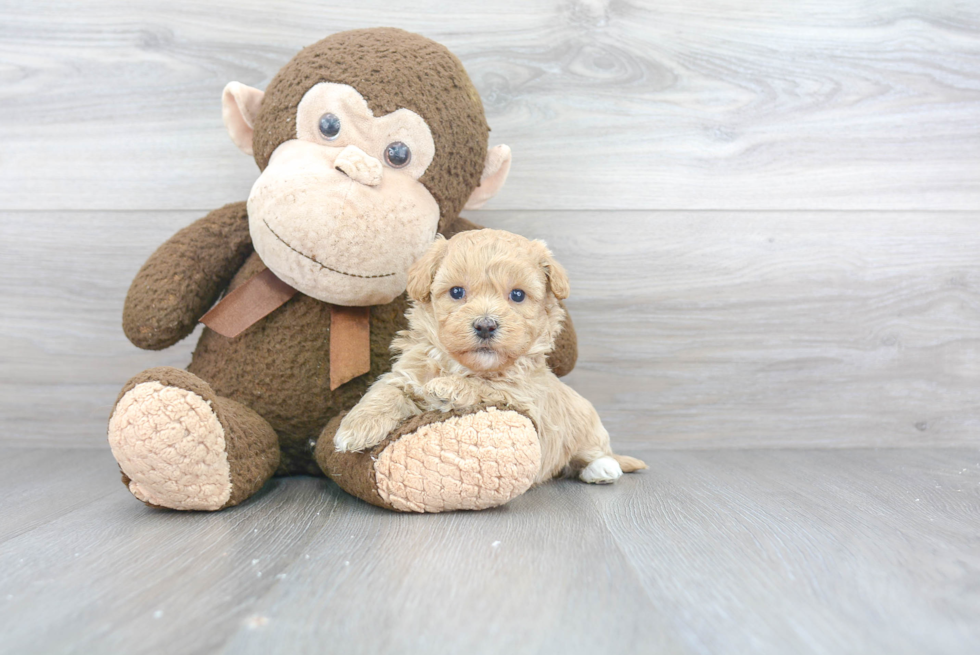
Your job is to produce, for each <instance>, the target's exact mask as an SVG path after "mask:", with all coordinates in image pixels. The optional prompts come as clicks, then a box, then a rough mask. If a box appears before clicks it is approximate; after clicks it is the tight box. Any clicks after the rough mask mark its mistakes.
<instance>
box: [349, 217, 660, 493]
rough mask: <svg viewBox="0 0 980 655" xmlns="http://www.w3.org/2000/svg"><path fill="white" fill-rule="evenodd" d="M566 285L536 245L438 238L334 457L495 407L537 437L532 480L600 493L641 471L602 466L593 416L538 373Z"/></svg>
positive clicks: (514, 239) (633, 464)
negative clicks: (430, 418)
mask: <svg viewBox="0 0 980 655" xmlns="http://www.w3.org/2000/svg"><path fill="white" fill-rule="evenodd" d="M568 291H569V288H568V277H567V275H566V274H565V271H564V269H563V268H562V267H561V266H560V265H559V264H558V263H557V262H556V261H555V260H554V258H553V257H552V254H551V252H550V251H549V250H548V248H547V247H546V246H545V244H544V242H542V241H530V240H528V239H525V238H524V237H521V236H518V235H516V234H511V233H510V232H503V231H500V230H473V231H470V232H461V233H459V234H457V235H456V236H454V237H453V238H452V239H450V240H448V241H447V240H446V239H444V238H443V237H441V236H440V237H437V240H436V241H435V242H434V243H433V244H432V246H431V247H430V249H429V250H428V251H427V252H426V254H425V255H424V256H423V257H422V258H421V259H420V260H419V261H417V262H416V263H415V265H414V266H412V268H411V269H410V270H409V274H408V295H409V296H410V297H411V299H412V300H413V301H414V303H413V305H412V307H411V308H410V309H409V311H408V322H409V328H408V330H406V331H403V332H400V333H399V334H398V337H397V338H396V339H395V341H394V342H393V343H392V346H391V349H392V351H393V352H395V353H396V354H398V355H399V357H398V359H397V361H396V362H395V363H394V365H393V366H392V369H391V372H389V373H386V374H385V375H382V376H381V377H380V378H378V380H377V381H376V382H375V383H374V384H373V385H372V386H371V388H370V389H369V390H368V392H367V393H366V394H365V395H364V397H363V398H362V399H361V401H360V402H359V403H358V404H357V405H356V406H355V407H354V408H353V409H351V411H350V412H349V413H348V414H347V416H346V417H344V419H343V421H341V424H340V428H339V429H338V431H337V433H336V435H335V437H334V444H335V445H336V447H337V450H339V451H349V450H363V449H365V448H371V447H373V446H375V445H377V444H379V443H381V441H383V440H384V438H385V437H386V436H387V435H388V434H389V433H390V432H391V431H392V430H393V429H394V428H396V427H397V426H398V425H400V424H401V423H402V422H403V421H405V419H407V418H410V417H412V416H415V415H417V414H421V413H423V412H425V411H430V410H440V411H450V410H453V409H464V408H466V407H470V406H473V405H476V404H479V403H490V404H493V403H500V404H503V405H510V406H511V407H515V408H517V409H520V410H522V411H523V412H525V413H526V414H527V415H528V416H529V417H530V418H531V420H532V421H534V424H535V426H536V427H537V430H538V437H539V439H540V445H541V470H540V471H539V474H538V476H537V478H536V480H535V484H538V483H540V482H543V481H545V480H548V479H550V478H553V477H556V476H558V475H578V477H579V478H580V479H582V480H584V481H585V482H591V483H597V484H608V483H612V482H615V481H616V480H617V479H619V477H620V476H621V475H622V474H623V472H624V471H625V472H631V471H636V470H638V469H643V468H646V464H644V463H643V462H641V461H640V460H638V459H634V458H632V457H625V456H620V455H615V454H613V451H612V448H611V447H610V445H609V433H608V432H606V429H605V428H604V427H602V422H601V421H600V420H599V415H598V414H597V413H596V411H595V408H594V407H593V406H592V404H591V403H590V402H589V401H587V400H586V399H585V398H583V397H582V396H580V395H579V394H577V393H576V392H575V391H574V390H573V389H572V388H571V387H569V386H568V385H566V384H564V383H563V382H561V381H560V380H559V379H558V378H557V377H556V376H555V374H554V373H552V372H551V370H550V369H549V368H548V364H547V356H548V353H550V352H551V350H552V349H553V348H554V344H555V338H556V337H557V336H558V333H559V332H560V331H561V325H562V321H563V320H564V318H565V310H564V309H563V308H562V306H561V304H560V303H559V300H561V299H564V298H566V297H568Z"/></svg>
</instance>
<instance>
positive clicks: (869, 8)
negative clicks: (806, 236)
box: [0, 0, 980, 211]
mask: <svg viewBox="0 0 980 655" xmlns="http://www.w3.org/2000/svg"><path fill="white" fill-rule="evenodd" d="M377 25H396V26H400V27H404V28H406V29H409V30H413V31H418V32H422V33H424V34H426V35H427V36H430V37H432V38H434V39H436V40H438V41H441V42H443V43H445V44H446V45H447V46H448V47H449V48H451V49H452V50H453V51H454V52H456V53H457V54H458V55H459V56H460V58H461V59H462V61H463V62H464V64H465V65H466V66H467V68H468V70H469V71H470V74H471V76H472V77H473V79H474V81H475V83H476V85H477V87H478V89H479V91H480V93H481V95H482V97H483V99H484V102H485V104H486V108H487V114H488V118H489V122H490V124H491V126H492V128H493V134H492V141H493V142H494V143H507V144H509V145H510V146H511V147H512V148H513V150H514V153H515V163H514V167H513V170H512V172H511V178H510V181H509V183H508V187H507V188H506V189H505V190H504V191H503V193H502V194H501V195H500V197H499V198H498V199H496V200H494V201H493V205H491V206H492V207H494V208H498V209H601V210H606V209H897V210H907V209H925V210H940V209H949V210H972V209H975V208H976V207H977V206H978V202H980V175H978V173H980V133H978V132H977V130H976V125H977V124H978V123H980V6H978V5H977V4H976V3H972V2H933V1H930V0H898V1H885V0H875V1H871V2H862V3H857V4H856V3H853V2H849V1H848V0H820V1H817V0H806V1H803V2H793V3H776V2H762V3H759V2H755V3H747V2H744V1H741V0H739V1H735V0H714V1H712V2H700V3H690V2H686V1H684V0H669V1H665V2H657V3H640V2H634V3H628V2H608V1H605V0H571V1H568V0H535V1H534V2H526V1H525V0H504V1H501V2H494V3H492V4H487V3H456V4H454V5H453V10H452V12H450V13H449V14H447V13H446V3H445V2H444V0H421V1H419V2H414V3H412V4H411V6H410V7H409V6H394V5H392V4H391V3H387V2H382V1H381V0H364V1H362V2H358V3H357V6H356V7H352V6H351V4H350V3H346V2H345V3H341V2H326V3H322V2H321V3H306V2H300V1H299V0H288V1H285V0H281V1H277V2H268V1H266V0H262V1H260V0H238V1H236V2H224V1H223V2H214V3H199V2H190V1H188V0H181V1H174V2H169V3H165V4H161V3H156V2H149V1H147V0H137V1H133V0H88V1H86V2H66V1H64V0H40V1H36V2H6V3H4V4H3V5H2V6H0V62H2V67H0V79H2V80H3V85H2V86H0V115H2V116H3V120H2V121H0V139H2V141H3V143H4V148H3V151H2V152H0V209H8V210H9V209H27V210H31V209H59V210H61V209H142V210H159V209H195V210H198V211H203V210H208V209H211V208H214V207H217V206H220V205H222V204H224V203H227V202H231V201H237V200H242V199H243V198H245V197H246V195H247V193H248V190H249V188H250V186H251V184H252V182H253V181H254V179H255V177H256V174H257V171H256V169H255V166H254V164H253V163H252V162H251V161H250V159H249V158H248V157H245V156H243V155H241V154H240V153H239V152H238V151H237V150H236V149H235V148H234V147H233V146H232V144H231V143H230V141H229V139H228V137H227V136H226V135H225V132H224V128H223V126H222V124H221V120H220V113H221V112H220V103H219V99H220V94H221V90H222V88H223V86H224V85H225V84H226V83H227V82H228V81H231V80H238V81H241V82H244V83H246V84H250V85H254V86H258V87H262V88H264V87H265V85H266V84H267V83H268V82H269V80H270V79H271V78H272V76H273V75H274V74H275V72H276V71H277V70H278V69H279V68H280V67H281V66H282V65H283V64H284V63H285V62H286V61H288V59H289V58H290V57H291V56H292V55H293V54H294V53H295V52H297V51H298V50H299V49H300V48H301V47H302V46H304V45H307V44H309V43H312V42H314V41H316V40H318V39H320V38H322V37H323V36H325V35H327V34H329V33H332V32H334V31H339V30H344V29H350V28H357V27H370V26H377Z"/></svg>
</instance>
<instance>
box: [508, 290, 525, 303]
mask: <svg viewBox="0 0 980 655" xmlns="http://www.w3.org/2000/svg"><path fill="white" fill-rule="evenodd" d="M524 296H525V293H524V292H523V291H521V290H520V289H514V290H513V291H511V292H510V299H511V300H513V301H514V302H524Z"/></svg>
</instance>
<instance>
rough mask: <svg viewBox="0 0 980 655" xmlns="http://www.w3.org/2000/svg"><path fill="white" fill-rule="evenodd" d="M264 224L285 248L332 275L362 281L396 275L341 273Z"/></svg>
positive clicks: (266, 222) (267, 224)
mask: <svg viewBox="0 0 980 655" xmlns="http://www.w3.org/2000/svg"><path fill="white" fill-rule="evenodd" d="M262 222H263V223H265V226H266V228H267V229H268V230H269V232H272V236H274V237H275V238H277V239H279V241H281V242H282V244H283V245H284V246H286V247H287V248H289V249H290V250H292V251H293V252H294V253H296V254H297V255H299V256H300V257H306V258H307V259H309V260H310V261H311V262H313V263H314V264H316V265H317V266H319V267H320V268H323V269H326V270H328V271H330V272H331V273H339V274H340V275H346V276H348V277H359V278H362V279H365V280H369V279H372V278H379V277H391V276H392V275H394V273H381V274H379V275H358V274H357V273H348V272H347V271H341V270H339V269H336V268H333V267H331V266H327V265H326V264H324V263H323V262H318V261H317V260H316V259H315V258H313V257H310V256H309V255H307V254H306V253H302V252H300V251H299V250H296V248H293V247H292V246H291V245H290V244H289V243H288V242H287V241H286V240H285V239H283V238H282V237H281V236H279V235H278V234H276V231H275V230H273V229H272V226H271V225H269V222H268V221H267V220H265V219H264V218H263V219H262Z"/></svg>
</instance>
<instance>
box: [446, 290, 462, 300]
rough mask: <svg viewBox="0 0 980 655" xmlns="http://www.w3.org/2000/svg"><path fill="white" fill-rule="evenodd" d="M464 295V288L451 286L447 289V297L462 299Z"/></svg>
mask: <svg viewBox="0 0 980 655" xmlns="http://www.w3.org/2000/svg"><path fill="white" fill-rule="evenodd" d="M465 295H466V289H464V288H463V287H453V288H452V289H450V290H449V297H450V298H452V299H453V300H462V299H463V297H464V296H465Z"/></svg>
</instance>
